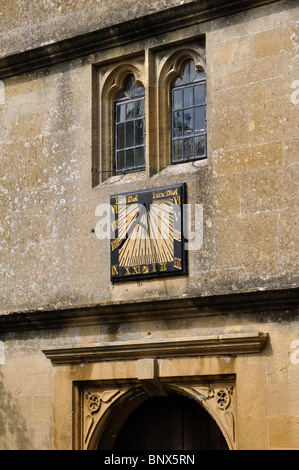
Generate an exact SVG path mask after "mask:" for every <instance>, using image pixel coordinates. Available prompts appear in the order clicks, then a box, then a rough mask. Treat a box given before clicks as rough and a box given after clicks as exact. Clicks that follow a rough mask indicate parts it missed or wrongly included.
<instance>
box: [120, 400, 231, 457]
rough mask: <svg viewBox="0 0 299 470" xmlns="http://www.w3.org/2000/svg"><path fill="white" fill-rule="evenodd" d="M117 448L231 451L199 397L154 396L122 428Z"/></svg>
mask: <svg viewBox="0 0 299 470" xmlns="http://www.w3.org/2000/svg"><path fill="white" fill-rule="evenodd" d="M113 450H116V451H122V450H229V448H228V445H227V443H226V440H225V438H224V436H223V434H222V432H221V430H220V428H219V427H218V425H217V424H216V422H215V421H214V420H213V418H212V417H211V416H210V415H209V413H207V412H206V411H205V410H204V409H203V407H202V406H200V405H199V404H198V403H197V402H196V401H195V400H192V399H190V398H187V397H185V396H179V395H169V396H167V397H152V398H149V399H148V400H146V401H145V402H144V403H142V404H141V405H140V406H138V407H137V408H136V409H135V411H133V412H132V414H131V415H130V416H129V418H128V419H127V420H126V421H125V423H124V424H123V426H122V427H121V429H120V431H119V433H118V435H117V438H116V440H115V444H114V447H113Z"/></svg>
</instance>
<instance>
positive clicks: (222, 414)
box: [43, 332, 268, 450]
mask: <svg viewBox="0 0 299 470" xmlns="http://www.w3.org/2000/svg"><path fill="white" fill-rule="evenodd" d="M267 339H268V335H266V334H261V333H256V332H254V333H250V334H249V333H248V334H237V335H221V336H210V337H200V338H185V339H181V340H170V341H159V342H146V343H144V342H138V341H137V342H126V343H118V344H110V345H105V346H98V345H89V346H83V347H75V348H74V347H71V348H61V349H50V350H45V351H43V352H44V354H45V355H46V356H47V357H48V358H49V359H51V361H52V363H53V365H54V366H55V384H54V389H55V390H54V421H55V424H54V425H55V433H54V434H55V448H56V449H69V450H71V449H76V450H93V449H97V448H99V449H105V450H109V449H112V447H113V444H114V441H115V438H116V435H117V433H118V431H119V430H120V428H121V426H122V424H123V423H124V422H125V420H126V419H127V417H128V416H129V415H130V414H131V413H132V412H133V411H134V410H135V409H136V408H137V407H138V406H139V405H140V404H141V403H143V402H144V401H145V400H146V399H147V398H149V397H151V396H165V395H166V396H167V394H169V393H176V394H182V395H185V396H187V397H191V398H192V399H195V400H196V401H197V402H198V404H199V406H202V407H203V408H204V409H205V410H206V411H207V412H208V413H209V414H210V415H211V417H212V418H213V419H214V420H215V421H216V423H217V424H218V426H219V428H220V429H221V431H222V433H223V435H224V437H225V439H226V441H227V444H228V446H229V448H230V449H232V450H233V449H237V448H238V438H237V428H238V426H237V422H238V420H237V414H236V413H237V380H236V370H235V367H234V363H235V361H234V359H235V358H236V356H237V355H241V354H252V353H255V354H256V353H259V352H260V351H261V350H262V348H263V347H264V344H265V342H266V341H267Z"/></svg>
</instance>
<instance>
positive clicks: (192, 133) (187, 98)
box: [171, 59, 207, 163]
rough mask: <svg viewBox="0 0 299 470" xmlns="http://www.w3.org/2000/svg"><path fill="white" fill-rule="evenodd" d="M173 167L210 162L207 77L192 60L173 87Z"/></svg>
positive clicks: (185, 63) (187, 63) (185, 66)
mask: <svg viewBox="0 0 299 470" xmlns="http://www.w3.org/2000/svg"><path fill="white" fill-rule="evenodd" d="M171 93H172V163H181V162H188V161H190V160H199V159H202V158H206V155H207V126H206V74H205V72H204V71H203V70H197V69H196V67H195V62H194V60H192V59H189V60H187V61H186V62H184V65H183V68H182V72H181V75H180V76H179V77H177V78H176V79H175V81H174V82H173V83H172V90H171Z"/></svg>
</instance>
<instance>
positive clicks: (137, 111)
mask: <svg viewBox="0 0 299 470" xmlns="http://www.w3.org/2000/svg"><path fill="white" fill-rule="evenodd" d="M144 94H145V93H144V87H143V86H141V85H138V84H137V83H136V80H135V77H134V75H129V76H128V77H127V78H126V80H125V83H124V89H123V90H121V91H120V92H119V93H117V95H116V97H115V102H114V104H115V167H116V168H115V169H116V173H125V172H126V171H137V170H143V169H144V168H145V151H144V145H145V144H144V129H145V122H144V119H145V113H144Z"/></svg>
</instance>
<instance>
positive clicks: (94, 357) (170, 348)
mask: <svg viewBox="0 0 299 470" xmlns="http://www.w3.org/2000/svg"><path fill="white" fill-rule="evenodd" d="M268 337H269V336H268V334H264V333H245V334H228V335H215V336H203V337H198V338H193V337H192V338H185V339H180V340H174V341H173V340H171V339H170V340H168V341H159V342H150V341H147V342H126V343H114V344H108V345H105V346H85V347H71V348H60V349H46V350H43V353H44V354H45V356H46V357H47V358H48V359H50V360H51V361H52V363H53V364H74V363H82V362H100V361H122V360H135V359H143V358H153V359H159V358H165V357H167V358H170V357H176V358H179V357H194V356H207V355H213V356H215V355H220V354H221V355H238V354H253V353H260V352H261V350H262V349H263V347H264V345H265V343H266V342H267V340H268Z"/></svg>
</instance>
